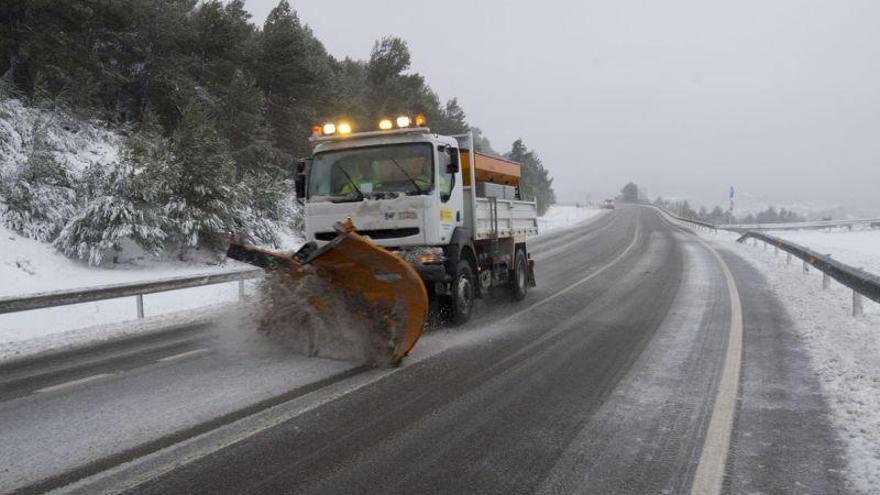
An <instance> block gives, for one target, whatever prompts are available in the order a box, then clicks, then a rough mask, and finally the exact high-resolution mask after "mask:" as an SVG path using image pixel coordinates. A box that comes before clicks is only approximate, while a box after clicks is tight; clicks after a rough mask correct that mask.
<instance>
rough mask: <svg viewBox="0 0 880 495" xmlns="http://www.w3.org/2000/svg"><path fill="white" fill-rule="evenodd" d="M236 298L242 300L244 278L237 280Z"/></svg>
mask: <svg viewBox="0 0 880 495" xmlns="http://www.w3.org/2000/svg"><path fill="white" fill-rule="evenodd" d="M238 300H239V301H244V280H239V281H238Z"/></svg>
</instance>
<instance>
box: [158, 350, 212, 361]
mask: <svg viewBox="0 0 880 495" xmlns="http://www.w3.org/2000/svg"><path fill="white" fill-rule="evenodd" d="M207 351H208V349H195V350H192V351H186V352H181V353H180V354H173V355H171V356H165V357H163V358H160V359H157V360H156V362H157V363H162V362H165V361H174V360H176V359H183V358H185V357H189V356H194V355H196V354H201V353H203V352H207Z"/></svg>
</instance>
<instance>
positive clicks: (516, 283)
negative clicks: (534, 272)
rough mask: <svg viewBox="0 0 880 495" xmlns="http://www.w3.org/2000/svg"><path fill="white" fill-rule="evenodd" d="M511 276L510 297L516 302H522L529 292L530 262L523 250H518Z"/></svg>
mask: <svg viewBox="0 0 880 495" xmlns="http://www.w3.org/2000/svg"><path fill="white" fill-rule="evenodd" d="M510 276H511V277H510V297H511V298H513V300H514V301H522V300H523V299H525V298H526V294H527V293H528V291H529V262H528V260H527V259H526V253H525V251H523V250H522V249H517V250H516V255H515V256H514V258H513V270H512V271H511V273H510Z"/></svg>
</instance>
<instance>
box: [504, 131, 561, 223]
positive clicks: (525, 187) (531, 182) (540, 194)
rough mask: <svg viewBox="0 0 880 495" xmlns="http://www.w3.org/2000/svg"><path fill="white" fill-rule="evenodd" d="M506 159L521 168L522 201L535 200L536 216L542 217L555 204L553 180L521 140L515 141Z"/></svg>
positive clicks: (539, 160)
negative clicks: (536, 203)
mask: <svg viewBox="0 0 880 495" xmlns="http://www.w3.org/2000/svg"><path fill="white" fill-rule="evenodd" d="M507 158H508V159H510V160H512V161H514V162H517V163H519V164H520V165H521V166H522V177H521V178H520V186H519V187H520V194H521V195H522V197H523V198H524V199H535V200H536V201H537V202H538V214H539V215H543V214H544V213H546V212H547V209H548V208H550V205H552V204H554V203H555V202H556V193H555V192H554V191H553V179H552V178H551V177H550V173H549V172H548V171H547V170H546V169H545V168H544V165H543V164H542V163H541V159H540V158H538V155H537V154H535V152H534V151H530V150H529V149H528V148H527V147H526V145H525V144H524V143H523V140H522V139H517V140H516V141H515V142H514V143H513V146H512V147H511V150H510V152H509V153H507Z"/></svg>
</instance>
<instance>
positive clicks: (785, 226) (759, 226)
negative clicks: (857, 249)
mask: <svg viewBox="0 0 880 495" xmlns="http://www.w3.org/2000/svg"><path fill="white" fill-rule="evenodd" d="M857 225H867V226H869V227H871V228H877V227H880V218H861V219H858V220H817V221H815V222H793V223H754V224H736V223H734V224H721V225H718V228H719V229H724V230H733V231H736V232H749V231H754V230H818V229H830V228H836V227H849V229H850V230H852V228H853V227H855V226H857Z"/></svg>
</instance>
